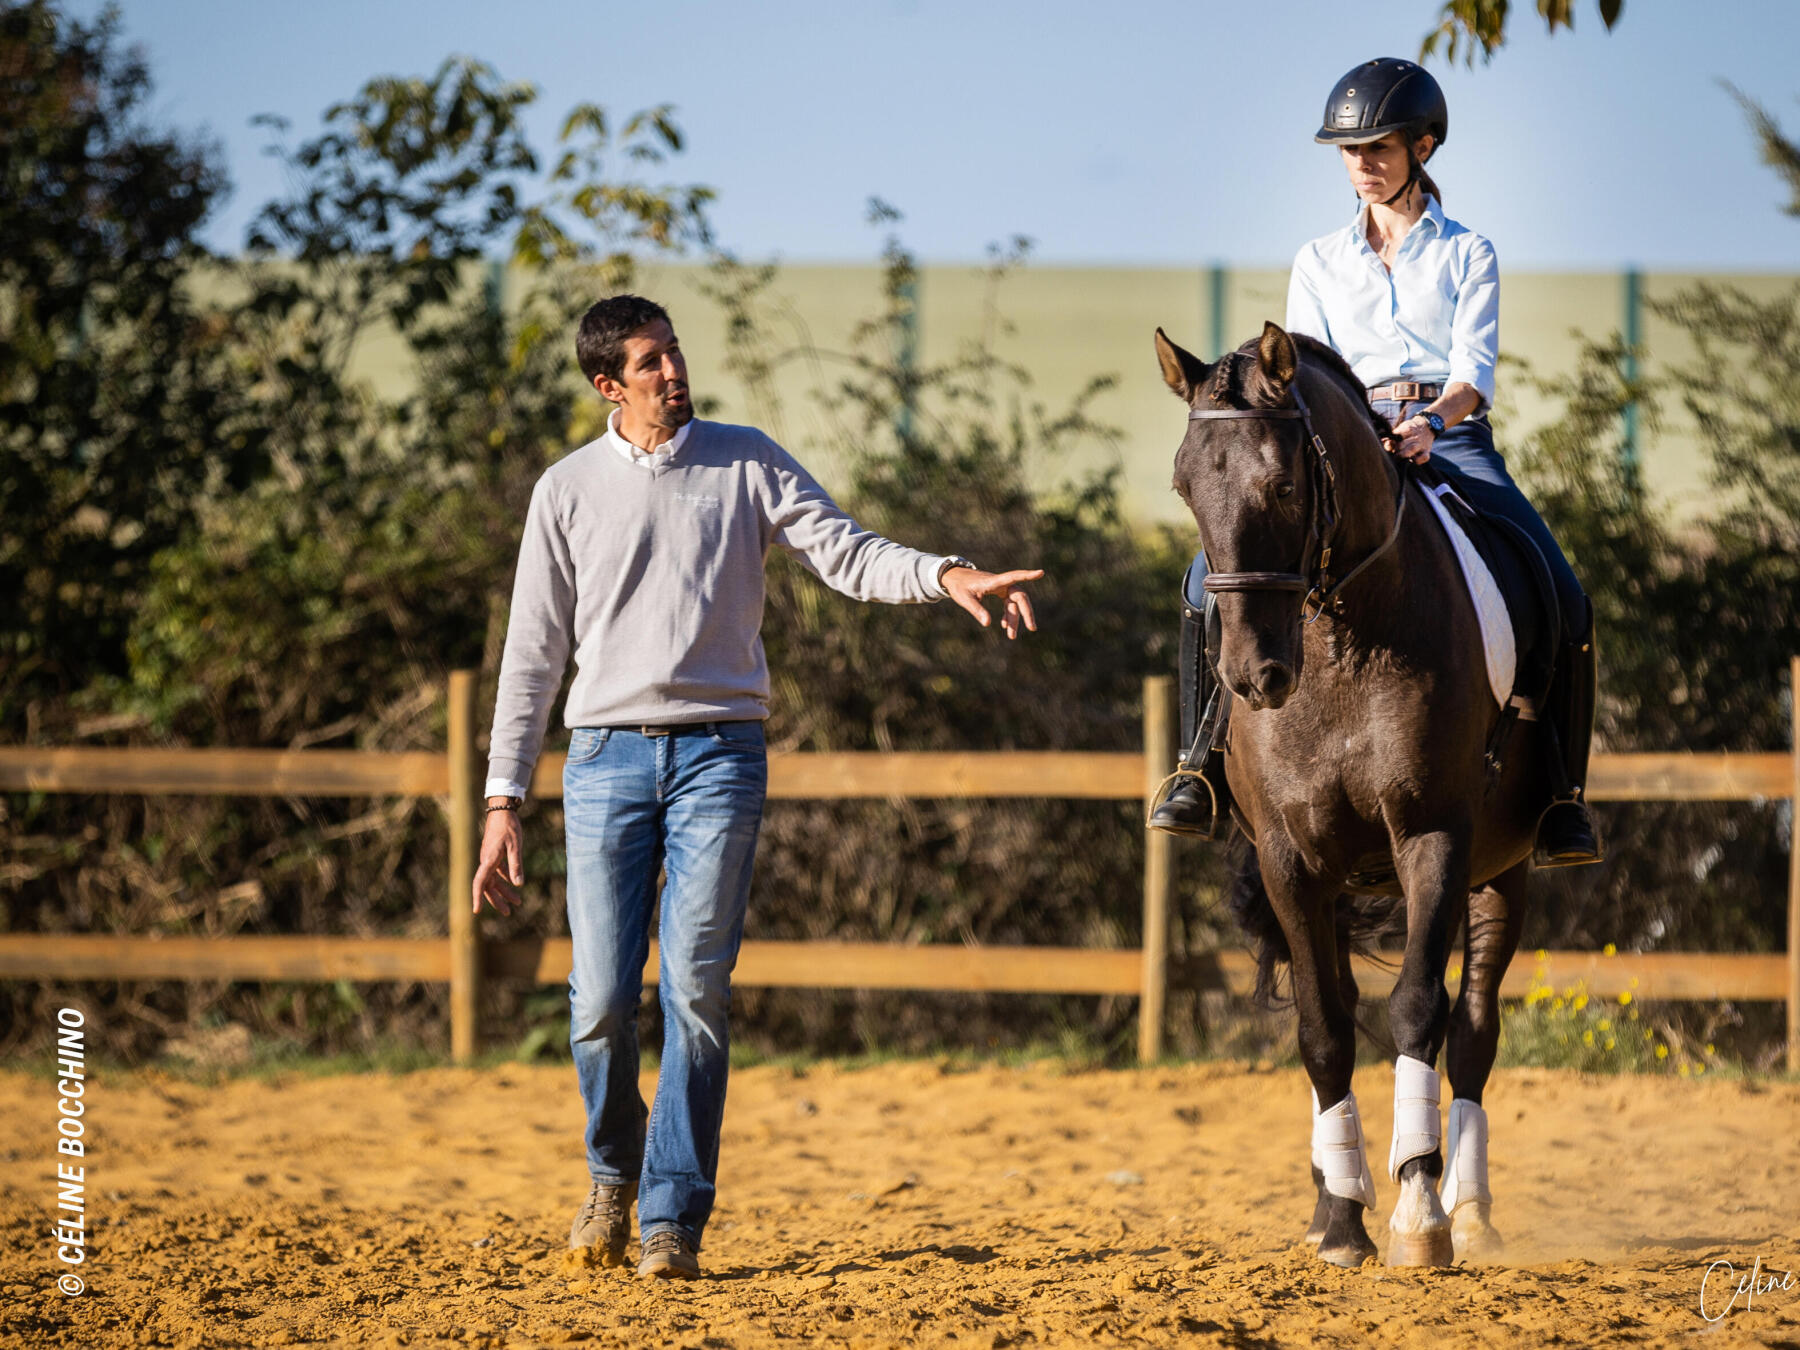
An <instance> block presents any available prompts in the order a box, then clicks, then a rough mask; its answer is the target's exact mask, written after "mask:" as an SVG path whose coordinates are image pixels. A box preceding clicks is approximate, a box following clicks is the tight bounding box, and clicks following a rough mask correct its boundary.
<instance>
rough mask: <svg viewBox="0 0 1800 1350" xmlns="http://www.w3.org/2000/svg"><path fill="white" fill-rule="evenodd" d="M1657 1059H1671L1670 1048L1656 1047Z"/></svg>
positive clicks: (1664, 1046)
mask: <svg viewBox="0 0 1800 1350" xmlns="http://www.w3.org/2000/svg"><path fill="white" fill-rule="evenodd" d="M1656 1057H1657V1058H1658V1059H1667V1058H1668V1057H1669V1047H1668V1046H1666V1045H1659V1046H1657V1047H1656Z"/></svg>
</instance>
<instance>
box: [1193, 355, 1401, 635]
mask: <svg viewBox="0 0 1800 1350" xmlns="http://www.w3.org/2000/svg"><path fill="white" fill-rule="evenodd" d="M1291 390H1292V393H1293V395H1294V404H1295V406H1294V407H1292V408H1204V409H1201V408H1195V409H1190V410H1189V412H1188V421H1190V422H1206V421H1221V422H1223V421H1252V420H1254V421H1272V422H1289V421H1297V422H1299V423H1300V429H1301V431H1302V433H1303V434H1304V435H1305V436H1306V440H1307V443H1308V444H1309V445H1310V446H1311V448H1312V455H1311V456H1310V457H1309V458H1308V459H1307V461H1306V463H1307V470H1308V472H1307V481H1308V486H1309V487H1310V489H1311V495H1312V518H1311V520H1310V521H1309V522H1308V527H1307V539H1306V552H1305V554H1304V555H1303V556H1302V557H1301V559H1300V570H1299V571H1297V572H1209V573H1208V574H1207V576H1206V580H1205V581H1204V582H1202V583H1201V584H1202V585H1203V586H1205V588H1206V589H1207V590H1208V591H1212V592H1214V593H1215V594H1216V593H1218V592H1220V591H1304V592H1305V593H1306V598H1305V599H1304V600H1302V601H1301V602H1300V614H1301V618H1302V619H1303V620H1304V621H1305V622H1306V623H1308V624H1310V623H1312V622H1314V621H1315V620H1316V619H1317V618H1318V617H1319V615H1321V614H1323V613H1324V612H1325V610H1326V609H1328V608H1336V607H1338V606H1340V605H1341V604H1342V602H1341V601H1340V600H1339V599H1338V592H1340V591H1342V590H1343V589H1344V587H1345V586H1348V585H1349V584H1350V583H1351V582H1352V581H1354V580H1355V579H1356V576H1357V574H1358V573H1360V572H1361V571H1362V570H1363V569H1364V568H1365V567H1367V566H1368V565H1369V564H1370V563H1372V562H1374V561H1375V560H1376V559H1377V558H1379V557H1380V556H1381V555H1382V554H1384V553H1386V552H1387V551H1388V550H1389V549H1390V548H1392V547H1393V546H1394V542H1395V541H1396V540H1398V539H1399V538H1400V524H1401V522H1402V521H1403V520H1404V519H1405V517H1406V470H1405V469H1404V468H1401V470H1400V492H1399V495H1398V497H1397V498H1396V499H1395V502H1394V528H1393V529H1392V530H1391V531H1389V532H1388V537H1387V539H1386V541H1385V542H1384V543H1383V544H1382V545H1381V547H1379V548H1377V549H1376V550H1375V551H1374V552H1373V553H1371V554H1370V555H1369V556H1368V557H1366V558H1364V559H1363V560H1362V561H1361V562H1359V563H1358V564H1357V565H1356V566H1355V567H1352V568H1351V569H1350V570H1349V571H1348V572H1346V573H1344V575H1343V576H1341V577H1339V578H1337V580H1335V581H1334V580H1332V577H1331V544H1332V540H1333V539H1334V538H1336V536H1337V528H1338V499H1337V470H1336V468H1334V467H1333V465H1332V463H1331V451H1329V450H1327V449H1326V448H1325V442H1324V440H1323V439H1321V438H1320V436H1319V433H1318V432H1317V431H1315V430H1313V424H1312V412H1311V410H1309V409H1308V408H1307V406H1306V400H1305V399H1304V398H1303V397H1302V396H1301V394H1300V386H1299V385H1297V384H1296V385H1293V386H1292V387H1291Z"/></svg>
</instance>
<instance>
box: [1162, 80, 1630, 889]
mask: <svg viewBox="0 0 1800 1350" xmlns="http://www.w3.org/2000/svg"><path fill="white" fill-rule="evenodd" d="M1448 131H1449V112H1448V109H1447V108H1446V106H1445V102H1444V93H1443V90H1442V89H1441V88H1439V86H1438V82H1437V81H1436V80H1435V79H1433V78H1432V76H1431V75H1430V74H1429V73H1428V72H1427V71H1425V70H1423V69H1422V68H1420V67H1419V66H1417V65H1415V64H1414V63H1413V62H1411V61H1401V60H1396V59H1394V58H1391V57H1389V58H1383V59H1381V60H1376V61H1368V62H1364V63H1363V64H1361V65H1359V66H1357V67H1356V68H1355V69H1354V70H1352V71H1350V72H1349V73H1348V74H1347V75H1345V76H1344V77H1343V78H1342V79H1341V80H1339V81H1338V82H1337V85H1336V87H1334V88H1333V89H1332V91H1331V96H1330V98H1329V99H1328V100H1327V101H1326V104H1325V116H1324V119H1323V122H1322V124H1321V126H1320V127H1319V130H1318V132H1317V133H1316V134H1315V135H1314V137H1313V139H1314V140H1315V141H1318V142H1320V143H1321V144H1325V145H1335V146H1337V147H1338V149H1339V151H1340V153H1341V154H1342V155H1343V159H1344V167H1345V168H1346V169H1347V170H1348V171H1349V175H1350V183H1351V186H1352V187H1353V188H1354V189H1355V191H1356V195H1357V198H1358V201H1359V202H1360V205H1359V207H1358V210H1357V215H1356V219H1355V220H1354V221H1353V222H1352V223H1351V224H1350V225H1348V226H1346V227H1345V228H1343V229H1341V230H1337V231H1335V232H1334V233H1332V234H1328V235H1325V236H1324V237H1323V238H1320V239H1315V240H1314V241H1313V242H1312V243H1310V244H1308V245H1306V247H1304V248H1302V249H1301V250H1300V253H1299V256H1298V257H1297V258H1296V259H1295V260H1294V269H1293V273H1292V277H1291V279H1290V281H1289V283H1288V302H1287V328H1288V329H1289V331H1291V332H1295V333H1304V334H1307V335H1309V336H1312V337H1315V338H1317V339H1319V340H1320V341H1321V342H1324V343H1326V344H1327V345H1329V346H1331V347H1332V348H1334V349H1335V350H1336V351H1337V352H1338V353H1339V354H1340V355H1342V356H1343V357H1344V358H1345V359H1346V360H1347V361H1348V362H1349V363H1350V366H1351V367H1352V369H1353V370H1354V371H1355V372H1356V375H1357V378H1358V379H1359V380H1360V381H1361V383H1362V384H1363V385H1364V386H1366V388H1367V391H1368V397H1369V401H1370V403H1371V404H1372V405H1373V407H1374V408H1375V410H1376V411H1378V412H1380V413H1382V414H1383V415H1384V416H1386V417H1387V419H1388V421H1389V422H1390V423H1391V424H1392V426H1393V430H1394V437H1393V440H1392V441H1390V442H1389V447H1388V448H1389V449H1390V450H1391V451H1392V452H1393V453H1394V454H1397V455H1399V456H1401V457H1402V458H1404V459H1407V460H1410V461H1411V462H1413V463H1415V464H1423V463H1425V462H1426V461H1427V460H1431V461H1434V462H1435V464H1436V466H1437V468H1438V470H1439V471H1440V472H1441V473H1442V474H1443V475H1444V477H1446V478H1447V479H1448V480H1449V481H1450V483H1451V485H1452V486H1453V487H1454V488H1455V490H1456V491H1457V492H1458V493H1459V494H1461V496H1462V497H1463V498H1464V499H1465V500H1467V501H1468V502H1469V503H1470V504H1472V505H1473V506H1474V507H1475V508H1476V509H1477V510H1479V511H1481V512H1483V513H1484V514H1488V515H1497V516H1502V517H1504V518H1505V519H1507V520H1509V521H1511V522H1513V523H1514V524H1516V525H1517V526H1519V527H1520V528H1521V529H1523V530H1524V531H1525V533H1526V534H1527V535H1529V536H1530V538H1531V539H1532V541H1533V542H1534V543H1536V545H1537V547H1538V549H1539V551H1540V552H1541V553H1542V554H1543V556H1544V560H1545V562H1546V563H1548V565H1549V568H1550V571H1551V574H1552V577H1553V579H1554V582H1555V586H1556V595H1557V602H1558V606H1559V608H1560V610H1561V613H1562V621H1563V633H1562V644H1563V645H1562V650H1561V653H1560V656H1559V660H1558V663H1557V665H1558V674H1557V677H1556V680H1555V682H1554V683H1553V685H1552V687H1551V691H1550V698H1549V702H1550V705H1551V706H1550V707H1549V708H1548V709H1546V710H1545V712H1546V716H1547V717H1548V719H1549V723H1550V727H1551V729H1553V730H1554V732H1555V733H1556V740H1557V743H1558V745H1559V747H1560V761H1561V762H1560V764H1554V765H1553V768H1552V777H1553V778H1554V780H1555V781H1554V782H1552V783H1551V784H1550V797H1551V801H1550V804H1549V807H1548V809H1547V810H1546V811H1545V812H1544V814H1543V816H1542V817H1541V819H1540V821H1539V824H1538V837H1537V849H1536V854H1535V859H1536V862H1537V865H1538V866H1540V867H1546V866H1550V867H1566V866H1575V865H1579V864H1582V863H1592V862H1598V861H1600V843H1599V840H1598V837H1597V836H1596V834H1595V831H1594V826H1593V822H1592V820H1591V819H1590V818H1589V816H1588V813H1587V806H1586V803H1585V801H1584V800H1583V795H1584V788H1585V786H1586V781H1587V765H1588V745H1589V741H1590V740H1591V738H1592V735H1593V722H1594V689H1595V677H1594V632H1593V607H1592V606H1591V605H1590V604H1589V602H1588V599H1587V596H1586V594H1585V593H1584V592H1583V590H1582V588H1581V583H1580V582H1579V581H1577V580H1576V578H1575V573H1574V571H1573V570H1572V569H1571V568H1570V567H1569V563H1568V560H1567V559H1566V558H1565V557H1564V556H1563V553H1562V550H1561V549H1560V548H1559V547H1558V546H1557V543H1556V540H1555V538H1554V537H1553V536H1552V535H1551V533H1550V530H1549V527H1548V526H1546V525H1545V524H1544V521H1543V518H1542V517H1541V516H1539V515H1538V513H1537V512H1536V510H1534V509H1533V508H1532V505H1531V503H1530V502H1529V501H1527V500H1526V499H1525V494H1524V493H1522V492H1521V491H1520V490H1519V488H1518V485H1517V484H1516V483H1514V482H1513V480H1512V476H1511V475H1510V474H1509V473H1508V472H1507V470H1506V462H1505V460H1503V459H1502V458H1501V457H1500V453H1499V451H1497V450H1496V449H1495V448H1494V433H1493V429H1492V428H1491V427H1490V426H1489V425H1488V409H1489V407H1490V406H1491V405H1492V403H1493V397H1494V362H1495V358H1496V356H1497V354H1498V349H1499V312H1500V279H1499V269H1498V265H1497V263H1496V261H1495V258H1494V248H1493V245H1492V244H1490V243H1489V242H1488V241H1487V240H1486V239H1484V238H1482V237H1481V236H1480V235H1478V234H1476V233H1474V232H1473V231H1471V230H1468V229H1466V228H1464V227H1463V226H1462V225H1461V224H1459V223H1458V222H1456V221H1454V220H1451V219H1449V218H1448V217H1447V216H1445V215H1444V210H1443V206H1442V201H1443V194H1442V193H1441V192H1440V191H1439V190H1438V186H1437V184H1436V183H1434V182H1433V181H1432V179H1431V176H1430V175H1429V174H1428V173H1427V172H1426V171H1425V162H1426V161H1427V160H1429V159H1430V158H1431V156H1432V154H1433V153H1435V151H1436V150H1437V149H1438V147H1439V146H1441V145H1443V143H1444V140H1445V138H1446V135H1447V133H1448ZM1205 577H1206V555H1205V554H1204V553H1202V554H1200V555H1199V556H1197V557H1196V558H1195V559H1194V562H1193V566H1192V567H1190V568H1189V569H1188V573H1187V576H1186V577H1185V579H1184V581H1183V585H1182V601H1183V603H1182V619H1181V642H1180V661H1181V671H1180V675H1181V695H1182V702H1181V735H1182V742H1183V745H1184V746H1185V747H1186V749H1185V750H1184V751H1183V753H1182V757H1181V759H1182V762H1181V768H1182V769H1183V770H1186V771H1188V772H1187V774H1186V775H1184V776H1182V777H1180V778H1177V779H1176V780H1175V782H1174V784H1173V786H1172V788H1171V790H1170V791H1169V793H1168V795H1167V796H1166V797H1165V798H1164V799H1163V801H1162V802H1161V803H1160V804H1159V805H1158V807H1157V808H1156V810H1155V812H1154V813H1153V814H1152V816H1151V819H1150V824H1151V825H1152V826H1153V827H1154V828H1156V829H1161V830H1167V831H1169V832H1170V833H1173V834H1189V835H1197V836H1200V837H1202V838H1208V839H1210V838H1214V837H1216V836H1217V835H1218V834H1219V833H1220V832H1221V830H1222V829H1223V830H1228V829H1229V828H1230V827H1229V824H1228V812H1229V808H1230V805H1231V796H1230V789H1229V786H1228V785H1227V783H1226V779H1225V771H1224V754H1223V750H1222V748H1221V747H1222V746H1223V745H1224V735H1223V731H1224V725H1223V724H1224V720H1225V718H1224V715H1223V714H1224V710H1225V704H1226V703H1227V701H1228V698H1229V695H1228V693H1227V692H1226V691H1225V690H1223V689H1218V688H1217V683H1216V679H1215V677H1214V674H1213V672H1212V670H1211V669H1210V667H1209V662H1208V659H1207V655H1206V646H1207V639H1206V633H1207V618H1208V617H1209V615H1210V612H1211V610H1212V607H1213V604H1214V600H1213V597H1212V595H1211V594H1210V593H1209V592H1207V591H1206V590H1205V589H1204V588H1203V585H1202V583H1203V582H1204V580H1205ZM1215 691H1216V693H1215ZM1215 697H1216V698H1217V701H1218V704H1219V706H1218V707H1217V708H1216V709H1214V710H1213V715H1212V716H1210V717H1209V716H1208V715H1207V709H1208V706H1209V704H1210V703H1212V701H1213V700H1214V699H1215ZM1202 742H1204V743H1202ZM1198 775H1204V777H1205V779H1206V782H1205V783H1201V782H1200V781H1199V779H1198ZM1208 787H1210V789H1211V792H1210V794H1209V793H1208V792H1207V791H1206V789H1207V788H1208Z"/></svg>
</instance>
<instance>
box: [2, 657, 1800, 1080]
mask: <svg viewBox="0 0 1800 1350" xmlns="http://www.w3.org/2000/svg"><path fill="white" fill-rule="evenodd" d="M1790 678H1791V681H1792V687H1793V690H1794V693H1795V698H1794V705H1795V713H1794V733H1795V734H1794V744H1795V746H1797V747H1800V657H1796V658H1795V659H1794V661H1793V663H1792V668H1791V671H1790ZM449 713H450V717H449V728H450V731H449V745H448V747H447V750H446V753H444V754H441V755H439V754H431V753H426V752H415V753H405V754H389V753H378V752H365V751H350V750H291V751H290V750H154V749H93V748H85V747H76V748H70V747H53V748H40V747H0V791H8V792H124V793H139V794H168V795H258V796H283V797H367V796H412V797H436V798H439V799H440V800H441V802H442V804H443V805H444V808H445V811H446V814H447V816H448V818H449V831H450V866H449V876H448V878H447V903H448V917H449V934H448V941H446V940H445V939H444V938H442V937H423V938H398V937H285V936H284V937H270V936H238V937H229V938H195V937H154V936H112V935H104V936H103V935H96V934H75V935H64V934H0V979H60V980H162V979H171V980H173V979H182V980H272V981H284V980H291V981H329V980H368V981H377V980H418V981H427V982H441V983H448V984H449V985H450V1023H451V1028H450V1030H451V1037H450V1039H451V1050H452V1054H453V1055H454V1056H455V1057H456V1058H457V1059H459V1060H461V1059H467V1058H468V1057H469V1056H471V1055H472V1054H473V1053H474V1052H475V1049H476V1045H477V1034H476V1033H477V1027H476V1007H477V1001H478V995H479V989H480V984H481V981H482V980H484V979H510V980H531V981H536V982H538V983H544V984H553V983H559V982H562V981H564V980H566V979H567V978H568V974H569V967H570V950H569V942H568V940H567V939H566V938H564V939H513V940H508V941H485V942H484V941H483V940H482V938H481V935H480V927H479V925H478V923H477V922H476V921H475V917H474V916H473V915H472V914H471V913H470V911H469V894H470V890H471V885H472V881H473V877H474V871H475V858H476V849H477V846H478V841H477V837H476V823H477V821H478V820H479V812H478V797H477V793H478V791H479V786H480V780H479V771H480V766H479V765H478V764H477V762H476V756H475V730H476V715H475V677H474V674H473V673H472V672H468V671H457V672H455V673H453V674H452V675H451V677H450V689H449ZM1174 725H1175V723H1174V709H1173V701H1172V691H1171V689H1170V687H1169V681H1168V680H1167V679H1163V678H1154V679H1150V680H1146V681H1145V682H1144V749H1143V751H1142V752H1141V753H1085V752H1065V751H1047V752H1033V751H999V752H991V753H963V752H947V753H939V752H908V753H901V754H860V753H850V754H839V753H821V754H791V755H776V756H773V757H772V758H771V759H770V762H769V795H770V796H771V797H773V798H815V799H851V798H895V797H918V798H933V797H937V798H945V797H1043V796H1054V797H1075V798H1089V799H1100V800H1113V801H1130V800H1136V801H1142V800H1144V799H1145V798H1146V797H1147V796H1148V795H1149V794H1150V792H1151V791H1153V790H1154V787H1155V785H1156V784H1157V783H1159V782H1161V780H1162V778H1163V776H1164V775H1165V774H1166V773H1167V772H1168V770H1169V768H1170V767H1171V765H1172V761H1173V754H1174V746H1173V742H1174ZM562 767H563V757H562V756H561V755H555V754H552V755H545V756H544V757H543V758H542V760H541V761H540V762H539V764H538V766H537V771H536V774H535V776H534V778H533V780H532V791H533V792H534V793H535V794H536V795H538V796H540V797H560V796H561V795H562ZM1589 796H1590V797H1591V798H1593V799H1594V800H1598V801H1746V800H1771V799H1781V798H1787V799H1789V800H1792V801H1795V802H1796V803H1800V750H1790V751H1786V752H1782V751H1772V752H1766V753H1753V754H1709V755H1684V754H1630V755H1604V754H1603V755H1596V756H1595V757H1594V762H1593V767H1592V773H1591V775H1590V782H1589ZM1796 833H1797V834H1800V831H1796ZM1172 845H1173V841H1172V840H1171V839H1170V838H1169V837H1168V836H1166V835H1162V834H1157V833H1154V832H1147V833H1146V839H1145V860H1144V876H1143V890H1144V899H1143V912H1144V941H1143V946H1142V947H1138V948H1115V949H1106V950H1097V949H1081V948H1063V947H966V946H949V945H944V946H902V945H896V944H889V943H866V942H766V941H747V942H745V943H744V945H743V950H742V953H741V955H740V957H739V960H738V965H737V970H736V973H735V975H734V977H733V978H734V980H735V982H736V983H738V984H741V985H755V986H765V987H789V988H849V989H922V990H945V991H962V992H990V993H1072V994H1113V995H1135V996H1137V997H1138V998H1139V1000H1140V1003H1139V1024H1138V1053H1139V1057H1140V1058H1141V1059H1144V1060H1146V1061H1149V1060H1154V1059H1156V1058H1157V1057H1159V1056H1160V1055H1161V1053H1162V1033H1163V1022H1164V1016H1165V1008H1166V1002H1167V997H1168V993H1169V991H1170V990H1171V989H1199V990H1223V991H1226V992H1229V993H1233V994H1243V993H1246V992H1248V991H1249V989H1250V988H1251V985H1252V983H1253V979H1254V968H1253V965H1252V962H1251V959H1250V957H1249V956H1248V955H1246V954H1245V953H1242V952H1235V951H1223V952H1214V953H1202V954H1193V955H1188V956H1185V957H1179V958H1171V957H1170V955H1169V952H1168V927H1169V918H1168V916H1169V903H1170V898H1171V891H1172V888H1173V847H1172ZM1535 963H1536V958H1535V956H1534V955H1533V954H1529V953H1521V954H1520V957H1519V958H1518V959H1517V960H1515V961H1514V963H1513V966H1512V968H1511V969H1510V970H1509V971H1508V972H1507V974H1506V977H1505V979H1504V981H1503V982H1502V985H1501V994H1502V996H1503V997H1508V998H1516V997H1519V996H1521V995H1523V994H1524V992H1525V990H1526V986H1527V984H1528V982H1529V980H1530V978H1531V974H1532V970H1533V967H1534V965H1535ZM1544 964H1545V967H1546V971H1545V975H1546V978H1547V979H1548V980H1549V981H1550V982H1551V983H1552V984H1558V985H1561V984H1567V983H1569V982H1571V981H1573V980H1576V979H1580V980H1582V981H1584V982H1585V984H1586V985H1587V988H1588V989H1589V991H1590V992H1591V993H1593V994H1596V995H1599V996H1610V995H1617V994H1619V993H1622V992H1624V991H1625V990H1626V989H1627V988H1633V987H1634V986H1633V981H1635V982H1636V984H1635V993H1636V995H1637V996H1638V997H1640V998H1646V999H1694V1000H1711V999H1738V1000H1768V1001H1785V1003H1786V1004H1787V1026H1788V1045H1787V1050H1788V1066H1789V1067H1790V1068H1791V1069H1796V1070H1800V838H1796V839H1795V840H1794V841H1793V842H1791V843H1790V859H1789V886H1788V934H1787V951H1786V954H1785V955H1783V954H1779V953H1777V954H1771V955H1747V954H1718V953H1686V952H1667V953H1631V954H1625V955H1620V956H1614V957H1606V956H1601V955H1599V954H1597V953H1589V952H1551V953H1548V954H1547V956H1546V958H1545V962H1544ZM656 976H657V953H656V948H655V945H654V944H652V946H651V951H650V959H649V961H648V963H647V965H646V967H645V981H646V983H654V982H655V980H656ZM1391 983H1392V972H1391V971H1390V970H1389V969H1388V968H1387V967H1385V966H1382V965H1379V964H1374V963H1370V962H1363V963H1362V968H1361V970H1360V972H1359V984H1361V985H1362V986H1363V987H1364V988H1365V989H1366V990H1367V991H1369V992H1370V993H1373V994H1379V993H1382V992H1385V990H1386V989H1387V988H1388V987H1389V986H1390V985H1391Z"/></svg>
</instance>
